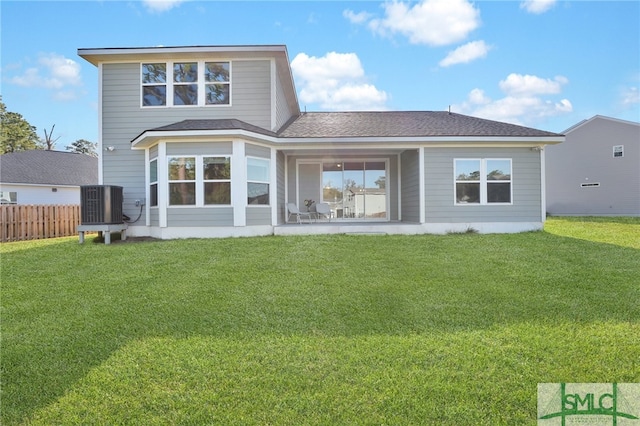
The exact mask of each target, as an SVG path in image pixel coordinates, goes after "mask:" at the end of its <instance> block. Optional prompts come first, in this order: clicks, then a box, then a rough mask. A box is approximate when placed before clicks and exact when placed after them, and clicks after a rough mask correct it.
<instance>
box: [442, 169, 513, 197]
mask: <svg viewBox="0 0 640 426" xmlns="http://www.w3.org/2000/svg"><path fill="white" fill-rule="evenodd" d="M454 174H455V196H456V198H455V203H456V204H461V205H465V204H511V199H512V195H511V189H512V185H511V183H512V182H511V159H508V158H496V159H475V158H464V159H455V160H454Z"/></svg>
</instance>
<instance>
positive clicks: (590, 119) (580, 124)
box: [562, 115, 640, 134]
mask: <svg viewBox="0 0 640 426" xmlns="http://www.w3.org/2000/svg"><path fill="white" fill-rule="evenodd" d="M594 120H607V121H612V122H614V123H620V124H630V125H632V126H640V123H638V122H636V121H629V120H622V119H620V118H613V117H607V116H605V115H594V116H593V117H591V118H588V119H585V120H582V121H579V122H578V123H576V124H574V125H573V126H571V127H569V128H568V129H567V130H565V131H564V132H562V133H564V134H567V133H570V132H573V131H574V130H576V129H578V128H580V127H582V126H584V125H585V124H587V123H591V122H592V121H594Z"/></svg>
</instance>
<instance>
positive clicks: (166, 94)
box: [140, 62, 173, 108]
mask: <svg viewBox="0 0 640 426" xmlns="http://www.w3.org/2000/svg"><path fill="white" fill-rule="evenodd" d="M152 64H154V65H161V64H164V66H165V73H164V74H165V75H164V80H165V81H164V82H162V83H155V82H154V83H145V82H144V81H143V79H142V76H143V72H142V71H143V69H144V66H145V65H152ZM171 76H172V78H173V72H172V73H171ZM154 86H164V88H165V90H164V105H145V104H144V88H145V87H154ZM169 86H170V84H169V69H168V64H167V63H166V62H142V63H140V106H141V107H142V108H166V107H167V106H169Z"/></svg>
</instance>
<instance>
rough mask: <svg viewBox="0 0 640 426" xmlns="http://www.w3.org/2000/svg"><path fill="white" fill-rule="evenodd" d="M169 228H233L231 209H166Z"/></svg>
mask: <svg viewBox="0 0 640 426" xmlns="http://www.w3.org/2000/svg"><path fill="white" fill-rule="evenodd" d="M167 225H168V226H169V227H188V228H189V227H205V226H207V227H208V226H233V208H232V207H207V208H205V207H174V208H171V207H170V208H168V209H167Z"/></svg>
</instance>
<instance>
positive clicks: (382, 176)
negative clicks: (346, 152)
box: [322, 160, 387, 220]
mask: <svg viewBox="0 0 640 426" xmlns="http://www.w3.org/2000/svg"><path fill="white" fill-rule="evenodd" d="M386 177H387V170H386V162H385V161H368V160H367V161H337V162H325V163H323V164H322V201H323V202H325V203H328V204H329V206H330V207H331V210H332V211H333V214H334V217H336V218H337V219H357V220H364V219H378V220H385V219H387V190H386Z"/></svg>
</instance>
